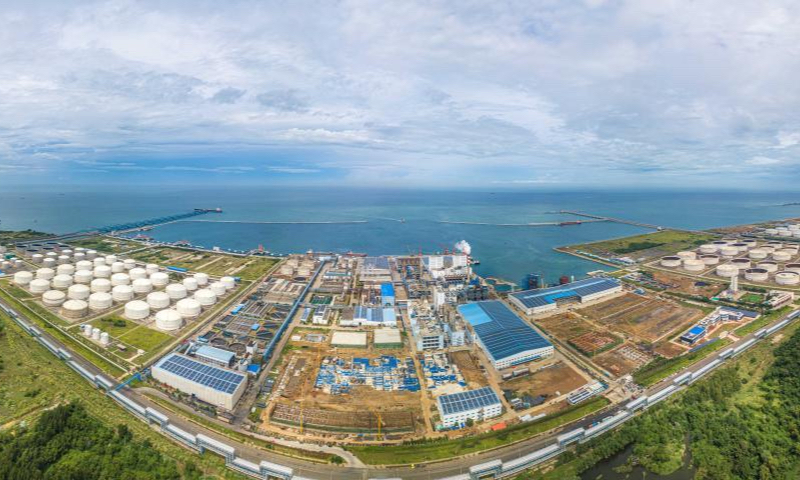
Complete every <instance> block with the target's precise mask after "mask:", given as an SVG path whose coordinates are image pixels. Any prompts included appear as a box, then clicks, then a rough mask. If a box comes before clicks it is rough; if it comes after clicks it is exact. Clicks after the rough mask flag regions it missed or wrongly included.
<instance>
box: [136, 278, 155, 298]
mask: <svg viewBox="0 0 800 480" xmlns="http://www.w3.org/2000/svg"><path fill="white" fill-rule="evenodd" d="M131 285H133V291H134V292H135V293H137V294H142V293H150V292H151V291H153V283H152V282H151V281H150V280H148V279H146V278H137V279H136V280H134V281H133V283H132V284H131Z"/></svg>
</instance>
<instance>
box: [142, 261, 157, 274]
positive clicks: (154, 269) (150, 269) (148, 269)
mask: <svg viewBox="0 0 800 480" xmlns="http://www.w3.org/2000/svg"><path fill="white" fill-rule="evenodd" d="M145 271H146V272H147V274H148V275H152V274H154V273H156V272H157V271H158V265H156V264H155V263H148V264H147V265H146V266H145Z"/></svg>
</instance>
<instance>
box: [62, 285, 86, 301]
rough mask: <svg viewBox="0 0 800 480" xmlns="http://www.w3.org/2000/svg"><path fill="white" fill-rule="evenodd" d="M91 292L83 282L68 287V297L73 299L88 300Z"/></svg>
mask: <svg viewBox="0 0 800 480" xmlns="http://www.w3.org/2000/svg"><path fill="white" fill-rule="evenodd" d="M90 293H91V292H90V290H89V287H88V286H86V285H81V284H77V285H73V286H71V287H69V289H67V297H69V298H71V299H72V300H86V299H87V298H89V294H90Z"/></svg>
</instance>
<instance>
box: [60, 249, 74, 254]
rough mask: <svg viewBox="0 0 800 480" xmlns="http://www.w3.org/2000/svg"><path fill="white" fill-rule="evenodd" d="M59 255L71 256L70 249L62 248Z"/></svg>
mask: <svg viewBox="0 0 800 480" xmlns="http://www.w3.org/2000/svg"><path fill="white" fill-rule="evenodd" d="M61 255H67V256H72V250H70V249H69V248H65V249H64V250H61Z"/></svg>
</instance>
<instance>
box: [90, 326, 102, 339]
mask: <svg viewBox="0 0 800 480" xmlns="http://www.w3.org/2000/svg"><path fill="white" fill-rule="evenodd" d="M101 333H103V332H102V331H100V329H99V328H97V327H95V328H93V329H92V338H93V339H94V340H100V334H101Z"/></svg>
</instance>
